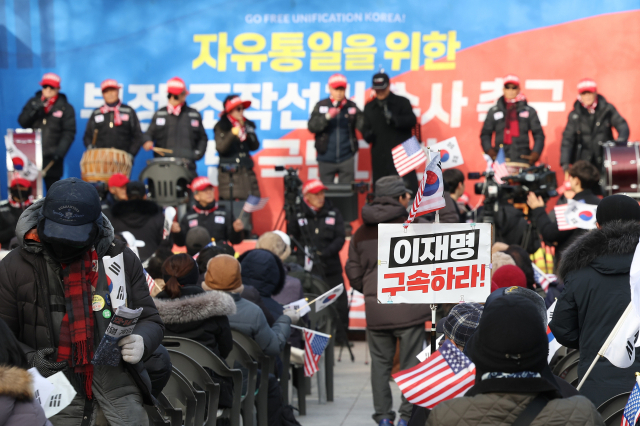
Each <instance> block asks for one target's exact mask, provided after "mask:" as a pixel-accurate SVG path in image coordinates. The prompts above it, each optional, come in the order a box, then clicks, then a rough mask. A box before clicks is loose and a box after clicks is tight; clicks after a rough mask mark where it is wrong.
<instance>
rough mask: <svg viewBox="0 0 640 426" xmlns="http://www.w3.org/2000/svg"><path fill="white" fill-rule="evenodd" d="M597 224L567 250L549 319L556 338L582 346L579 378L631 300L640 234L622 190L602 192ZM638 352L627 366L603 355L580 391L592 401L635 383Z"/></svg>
mask: <svg viewBox="0 0 640 426" xmlns="http://www.w3.org/2000/svg"><path fill="white" fill-rule="evenodd" d="M596 219H597V223H598V226H599V229H595V230H593V231H590V232H589V233H587V234H584V235H583V236H581V237H580V238H578V239H577V240H576V241H575V242H574V243H573V244H571V246H569V247H568V248H567V249H566V250H565V251H564V255H563V258H562V262H561V263H560V266H559V268H558V275H559V276H560V278H561V279H562V280H563V281H564V291H563V292H562V294H561V295H560V297H559V298H558V301H557V304H556V309H555V312H554V314H553V319H552V320H551V323H550V324H549V327H550V328H551V331H552V332H553V335H554V336H555V337H556V339H557V340H558V342H559V343H561V344H562V345H564V346H566V347H567V348H572V349H580V363H579V364H578V376H579V377H580V379H582V377H583V376H584V375H585V373H586V372H587V369H588V368H589V366H590V365H591V363H592V362H593V360H594V359H595V358H596V356H598V355H597V354H598V351H599V350H600V348H601V347H602V345H603V344H604V342H605V340H606V339H607V337H608V336H609V334H610V333H611V330H613V328H614V326H615V325H616V323H617V322H618V320H619V319H620V316H621V315H622V313H623V312H624V310H625V309H626V307H627V305H629V302H630V301H631V289H630V286H629V271H630V268H631V261H632V260H633V254H634V252H635V250H636V246H637V245H638V239H639V238H640V223H639V222H640V206H638V203H637V202H636V201H635V200H634V199H632V198H630V197H627V196H626V195H611V196H609V197H605V198H604V199H603V200H602V201H601V202H600V204H599V205H598V210H597V212H596ZM636 371H640V354H638V353H637V352H636V358H635V360H634V362H633V364H632V365H631V366H630V367H629V368H618V367H615V366H614V365H613V364H611V363H610V362H609V360H608V359H607V358H604V357H601V358H600V359H599V360H598V362H597V363H596V365H595V367H594V368H593V371H591V373H590V374H589V376H588V378H587V380H586V381H585V383H584V385H583V386H582V388H581V389H580V393H582V394H583V395H585V396H586V397H588V398H589V399H590V400H591V401H592V402H593V403H594V404H595V405H596V406H599V405H600V404H602V403H603V402H604V401H606V400H608V399H609V398H611V397H613V396H615V395H618V394H620V393H623V392H629V389H632V388H633V384H634V383H635V376H634V372H636Z"/></svg>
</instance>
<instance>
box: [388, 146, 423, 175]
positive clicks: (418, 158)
mask: <svg viewBox="0 0 640 426" xmlns="http://www.w3.org/2000/svg"><path fill="white" fill-rule="evenodd" d="M391 154H392V155H393V165H394V166H395V167H396V170H397V171H398V174H399V175H400V176H404V175H406V174H408V173H410V172H412V171H414V170H415V169H417V168H418V167H420V165H421V164H422V163H424V162H425V161H427V156H426V155H425V153H424V151H423V150H422V146H420V142H418V139H416V137H415V136H411V138H409V139H407V140H406V141H404V142H402V143H401V144H400V145H398V146H396V147H394V148H393V149H392V150H391Z"/></svg>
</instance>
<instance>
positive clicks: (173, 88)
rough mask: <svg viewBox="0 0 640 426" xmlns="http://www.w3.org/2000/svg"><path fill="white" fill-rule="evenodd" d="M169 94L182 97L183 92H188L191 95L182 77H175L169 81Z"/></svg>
mask: <svg viewBox="0 0 640 426" xmlns="http://www.w3.org/2000/svg"><path fill="white" fill-rule="evenodd" d="M167 92H169V93H171V94H172V95H180V94H182V93H183V92H187V94H189V91H188V90H187V85H186V84H184V80H183V79H181V78H180V77H173V78H172V79H171V80H169V81H167Z"/></svg>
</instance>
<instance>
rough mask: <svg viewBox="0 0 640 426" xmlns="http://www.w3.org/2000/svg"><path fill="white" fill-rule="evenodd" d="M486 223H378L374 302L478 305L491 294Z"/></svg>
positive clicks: (489, 246)
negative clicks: (375, 295)
mask: <svg viewBox="0 0 640 426" xmlns="http://www.w3.org/2000/svg"><path fill="white" fill-rule="evenodd" d="M491 243H492V241H491V224H489V223H424V224H423V223H418V224H411V225H410V226H409V227H408V228H407V230H406V232H405V230H404V227H403V226H402V224H395V223H394V224H391V223H388V224H387V223H385V224H379V225H378V303H427V304H438V303H459V302H477V303H483V302H484V301H485V300H486V299H487V297H488V296H489V293H491V269H490V268H491Z"/></svg>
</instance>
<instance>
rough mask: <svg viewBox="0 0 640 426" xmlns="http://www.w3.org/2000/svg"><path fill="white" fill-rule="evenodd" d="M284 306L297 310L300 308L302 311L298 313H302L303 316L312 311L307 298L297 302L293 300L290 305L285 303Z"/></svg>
mask: <svg viewBox="0 0 640 426" xmlns="http://www.w3.org/2000/svg"><path fill="white" fill-rule="evenodd" d="M284 308H285V309H295V310H298V309H299V310H300V312H298V314H300V316H301V317H302V316H305V315H306V314H308V313H309V312H311V308H310V307H309V302H307V299H300V300H296V301H295V302H291V303H289V304H288V305H285V306H284Z"/></svg>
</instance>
